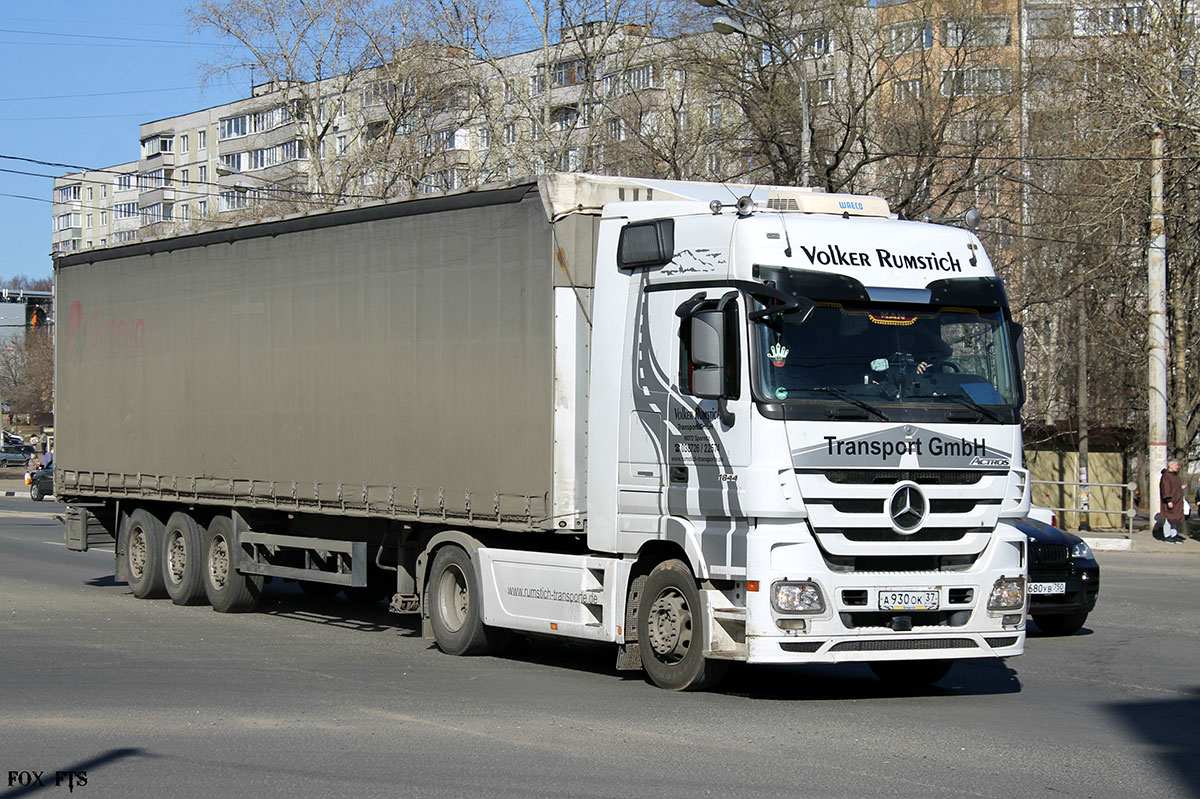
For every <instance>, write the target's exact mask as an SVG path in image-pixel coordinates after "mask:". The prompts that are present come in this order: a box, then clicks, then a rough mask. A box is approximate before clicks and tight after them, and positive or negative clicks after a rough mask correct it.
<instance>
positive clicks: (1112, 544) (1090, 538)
mask: <svg viewBox="0 0 1200 799" xmlns="http://www.w3.org/2000/svg"><path fill="white" fill-rule="evenodd" d="M1076 535H1079V534H1078V533H1076ZM1079 537H1080V538H1082V539H1083V540H1084V542H1085V543H1086V544H1087V545H1088V546H1089V547H1091V548H1092V550H1093V551H1097V552H1129V551H1132V550H1133V540H1132V539H1130V537H1129V536H1127V535H1123V536H1107V535H1104V536H1101V535H1079Z"/></svg>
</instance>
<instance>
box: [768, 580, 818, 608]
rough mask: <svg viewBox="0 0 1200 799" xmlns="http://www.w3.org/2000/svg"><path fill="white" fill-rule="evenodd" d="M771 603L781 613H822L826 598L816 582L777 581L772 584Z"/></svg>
mask: <svg viewBox="0 0 1200 799" xmlns="http://www.w3.org/2000/svg"><path fill="white" fill-rule="evenodd" d="M771 604H772V605H774V606H775V609H776V610H778V611H779V612H780V613H822V612H824V610H825V599H824V598H823V597H822V596H821V589H820V588H818V587H817V584H816V583H809V582H803V583H775V584H774V585H772V586H771Z"/></svg>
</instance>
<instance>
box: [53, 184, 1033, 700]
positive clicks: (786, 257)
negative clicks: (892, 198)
mask: <svg viewBox="0 0 1200 799" xmlns="http://www.w3.org/2000/svg"><path fill="white" fill-rule="evenodd" d="M55 277H56V292H57V297H56V302H57V307H58V308H59V309H61V310H60V314H59V319H58V324H57V325H56V328H55V333H56V348H57V363H56V369H57V373H56V424H57V451H56V464H55V468H56V471H57V474H56V477H55V491H56V493H57V494H58V495H59V497H60V498H62V499H63V500H64V501H65V502H67V503H68V510H67V513H66V538H67V543H68V546H69V547H70V548H72V549H76V550H84V549H87V548H89V547H96V546H100V545H107V546H112V547H113V548H114V550H115V562H116V572H117V576H118V578H119V579H123V580H126V581H128V584H129V587H130V589H131V591H132V593H133V595H134V596H135V597H138V598H153V597H170V599H172V600H173V601H174V602H175V603H177V604H182V605H186V604H201V603H207V604H210V605H211V606H212V607H213V608H214V609H215V610H217V611H221V612H238V611H248V610H252V609H253V608H254V607H255V606H256V604H257V603H258V601H259V599H260V598H261V596H262V594H263V590H264V583H265V582H266V581H268V580H295V581H299V583H300V586H301V587H302V588H304V589H305V590H306V591H308V592H311V593H312V594H314V595H328V594H330V593H333V592H337V591H339V590H340V591H342V592H344V593H345V594H347V595H349V596H354V597H357V598H360V599H368V600H370V599H375V600H376V601H381V600H384V599H386V600H387V601H388V603H389V606H390V608H391V609H392V610H394V611H397V612H400V613H413V614H420V618H421V619H422V630H423V632H424V634H425V635H427V636H430V637H432V638H433V639H434V641H435V642H436V644H437V646H438V647H439V648H440V649H441V650H443V651H444V652H446V653H449V654H451V655H471V654H481V653H487V652H489V651H493V650H494V649H495V648H496V647H498V646H500V645H502V643H503V642H504V640H505V639H506V638H507V637H509V636H511V635H512V634H514V633H516V634H528V635H535V636H536V635H540V636H561V637H565V638H571V639H582V640H588V641H595V642H607V643H610V644H613V645H614V650H615V656H616V668H618V669H644V671H645V673H646V675H647V676H648V678H649V679H650V680H651V681H652V682H653V683H655V684H656V685H658V686H661V687H664V688H668V689H676V690H681V689H698V688H704V687H707V686H711V685H713V684H715V683H716V681H717V680H718V679H720V677H721V676H722V674H723V673H724V671H725V669H726V667H727V666H728V665H729V664H730V663H731V662H734V661H743V662H746V663H750V664H758V663H772V664H795V665H797V666H799V665H802V664H811V663H841V662H859V663H863V662H865V663H869V664H870V665H871V667H872V669H874V671H875V672H876V673H877V674H878V675H880V676H881V677H883V678H885V679H896V680H908V681H916V682H930V681H935V680H937V679H940V678H941V677H942V676H944V675H945V673H946V671H947V669H948V668H949V667H950V664H952V663H953V662H954V661H955V660H956V659H961V658H1003V657H1010V656H1014V655H1019V654H1021V653H1022V651H1023V649H1024V643H1025V621H1026V596H1025V581H1026V574H1027V564H1026V540H1025V537H1024V535H1022V534H1021V533H1020V532H1019V531H1018V530H1017V529H1016V528H1015V527H1014V526H1013V524H1012V523H1011V520H1013V519H1016V518H1019V517H1021V516H1023V515H1024V514H1025V512H1026V511H1027V510H1028V508H1029V474H1028V472H1027V471H1026V470H1025V469H1024V468H1023V465H1022V449H1021V426H1020V409H1021V405H1022V402H1023V399H1024V397H1023V385H1022V380H1021V371H1022V363H1021V361H1022V355H1021V346H1022V345H1021V328H1020V326H1019V325H1018V324H1016V323H1014V322H1013V320H1012V319H1011V317H1010V313H1009V309H1008V305H1007V301H1006V298H1005V293H1004V289H1003V287H1002V285H1001V283H1000V281H999V279H998V278H997V277H996V275H995V272H994V270H993V268H992V266H991V262H990V261H989V259H988V257H987V254H986V253H985V252H984V250H983V248H982V247H981V246H980V242H979V240H978V238H977V237H976V236H975V235H974V234H973V233H971V232H969V231H968V230H965V229H960V228H957V227H952V226H947V225H935V224H929V223H922V222H914V221H904V220H901V219H898V218H896V217H895V215H894V214H892V213H891V212H890V209H889V208H888V205H887V203H886V202H885V201H884V200H882V199H880V198H877V197H867V196H853V195H844V194H828V193H822V192H818V191H814V190H809V189H798V188H790V187H761V186H760V187H751V186H732V185H724V184H715V183H699V182H696V183H693V182H677V181H653V180H639V179H631V178H613V177H601V176H592V175H581V174H551V175H545V176H541V177H538V178H536V179H530V180H525V181H516V182H510V183H506V184H497V185H489V186H484V187H480V188H476V189H473V190H468V191H459V192H452V193H447V194H444V195H431V196H420V197H416V198H409V199H404V200H395V201H383V202H377V203H369V204H364V205H360V206H354V207H350V208H341V209H335V210H328V211H321V212H312V213H304V214H296V215H291V216H285V217H279V218H275V219H270V220H265V221H257V222H251V223H244V224H238V225H235V226H232V227H227V228H220V229H212V230H206V231H198V232H194V233H190V234H187V235H179V236H172V237H167V238H160V239H151V240H146V241H142V242H138V243H133V244H126V245H123V246H114V247H108V248H101V249H92V250H86V251H81V252H76V253H71V254H67V255H63V256H60V257H58V258H57V259H56V261H55ZM64 314H65V323H64Z"/></svg>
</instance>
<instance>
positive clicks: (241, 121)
mask: <svg viewBox="0 0 1200 799" xmlns="http://www.w3.org/2000/svg"><path fill="white" fill-rule="evenodd" d="M245 135H246V115H245V114H242V115H241V116H237V117H227V118H225V119H222V120H221V122H220V128H219V130H218V132H217V141H225V140H226V139H237V138H240V137H242V136H245Z"/></svg>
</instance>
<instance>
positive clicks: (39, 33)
mask: <svg viewBox="0 0 1200 799" xmlns="http://www.w3.org/2000/svg"><path fill="white" fill-rule="evenodd" d="M0 33H20V34H24V35H27V36H55V37H58V38H61V39H103V40H105V41H114V42H141V43H144V44H171V45H180V44H182V45H187V46H188V47H225V46H226V45H223V44H218V43H215V42H194V41H184V40H181V39H142V38H138V37H135V36H102V35H100V34H97V33H60V32H58V31H26V30H16V29H14V28H0ZM30 44H36V42H30Z"/></svg>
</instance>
